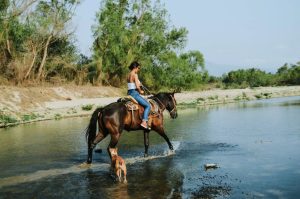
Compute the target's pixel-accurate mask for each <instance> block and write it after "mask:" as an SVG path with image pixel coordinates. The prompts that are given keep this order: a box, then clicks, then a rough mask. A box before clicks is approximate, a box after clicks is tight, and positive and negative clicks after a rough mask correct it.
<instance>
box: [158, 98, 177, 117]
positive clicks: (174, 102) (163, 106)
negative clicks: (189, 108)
mask: <svg viewBox="0 0 300 199" xmlns="http://www.w3.org/2000/svg"><path fill="white" fill-rule="evenodd" d="M170 96H171V98H172V102H173V104H174V108H173V109H172V110H171V111H169V113H172V112H173V111H176V101H175V99H174V97H173V96H172V95H170ZM154 98H155V99H157V101H158V103H159V104H161V105H162V112H163V111H164V110H165V109H166V106H165V105H164V104H163V103H162V102H161V101H160V99H159V98H158V97H154Z"/></svg>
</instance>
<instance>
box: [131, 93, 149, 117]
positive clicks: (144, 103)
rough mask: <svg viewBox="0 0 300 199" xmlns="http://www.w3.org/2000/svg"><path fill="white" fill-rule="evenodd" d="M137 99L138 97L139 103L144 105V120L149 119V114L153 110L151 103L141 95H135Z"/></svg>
mask: <svg viewBox="0 0 300 199" xmlns="http://www.w3.org/2000/svg"><path fill="white" fill-rule="evenodd" d="M135 99H136V101H138V103H139V104H140V105H142V106H143V107H144V109H145V110H144V114H143V120H144V121H148V116H149V112H150V110H151V106H150V104H149V102H148V101H147V100H146V99H145V98H143V97H142V96H140V95H137V96H136V97H135Z"/></svg>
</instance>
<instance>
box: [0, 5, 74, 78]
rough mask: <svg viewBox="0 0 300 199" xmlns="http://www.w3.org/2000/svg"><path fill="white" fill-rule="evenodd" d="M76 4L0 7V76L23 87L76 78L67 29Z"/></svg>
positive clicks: (72, 51) (71, 37)
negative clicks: (52, 79)
mask: <svg viewBox="0 0 300 199" xmlns="http://www.w3.org/2000/svg"><path fill="white" fill-rule="evenodd" d="M77 3H78V2H77V1H76V0H23V1H18V0H11V1H3V2H2V1H1V4H0V72H1V73H0V75H1V76H2V78H6V79H9V80H11V81H14V82H15V83H17V84H22V82H24V81H28V80H34V81H37V82H39V81H44V80H47V81H49V80H50V79H51V78H52V77H53V76H57V77H61V78H66V79H67V80H69V81H71V80H74V79H75V78H76V76H77V71H76V64H75V63H76V60H77V55H76V48H75V46H74V45H73V33H72V31H70V29H69V27H68V26H69V21H70V20H71V18H72V16H73V13H74V8H75V6H76V5H77Z"/></svg>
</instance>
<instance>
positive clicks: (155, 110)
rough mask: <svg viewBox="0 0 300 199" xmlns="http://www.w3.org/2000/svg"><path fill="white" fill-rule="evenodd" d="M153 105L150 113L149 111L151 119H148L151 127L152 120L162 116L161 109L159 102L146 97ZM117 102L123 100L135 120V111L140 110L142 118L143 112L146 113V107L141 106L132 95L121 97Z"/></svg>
mask: <svg viewBox="0 0 300 199" xmlns="http://www.w3.org/2000/svg"><path fill="white" fill-rule="evenodd" d="M146 100H147V101H148V102H149V103H150V106H151V109H150V113H149V120H148V126H149V127H151V124H152V120H153V118H154V117H159V116H160V109H159V105H158V104H157V102H156V101H155V100H153V99H146ZM117 102H123V103H124V105H125V106H126V108H127V111H131V112H132V119H133V120H134V113H133V112H134V111H138V112H139V117H140V119H142V116H143V113H144V107H143V106H141V105H140V104H139V103H138V102H137V101H136V100H135V99H134V98H133V97H131V96H130V95H128V96H126V97H122V98H119V99H118V101H117Z"/></svg>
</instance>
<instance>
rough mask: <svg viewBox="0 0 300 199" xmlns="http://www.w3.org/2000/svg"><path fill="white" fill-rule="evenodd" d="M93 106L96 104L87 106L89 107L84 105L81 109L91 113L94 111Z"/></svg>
mask: <svg viewBox="0 0 300 199" xmlns="http://www.w3.org/2000/svg"><path fill="white" fill-rule="evenodd" d="M93 106H94V104H87V105H83V106H82V107H81V109H82V110H84V111H90V110H92V108H93Z"/></svg>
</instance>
